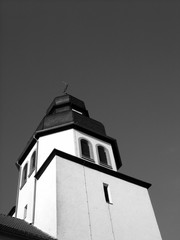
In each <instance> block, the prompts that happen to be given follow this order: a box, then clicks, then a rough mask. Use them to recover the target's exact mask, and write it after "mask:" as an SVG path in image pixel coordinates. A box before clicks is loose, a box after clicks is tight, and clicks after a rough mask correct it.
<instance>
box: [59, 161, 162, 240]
mask: <svg viewBox="0 0 180 240" xmlns="http://www.w3.org/2000/svg"><path fill="white" fill-rule="evenodd" d="M57 173H58V174H57V178H58V181H57V182H58V188H57V190H58V191H57V201H58V213H57V214H58V215H57V218H58V221H57V223H58V230H57V231H58V239H59V240H70V239H78V240H84V239H92V240H99V239H103V240H114V239H116V240H117V239H123V240H132V239H133V240H161V236H160V232H159V229H158V226H157V222H156V219H155V215H154V212H153V209H152V205H151V202H150V199H149V195H148V192H147V189H145V188H143V187H140V186H138V185H135V184H132V183H129V182H126V181H124V180H121V179H117V178H115V177H112V176H109V175H107V174H105V173H101V172H99V171H96V170H93V169H90V168H87V167H84V166H82V165H80V164H77V163H74V162H71V161H68V160H66V159H63V158H60V157H57ZM103 183H106V184H109V187H110V191H111V196H112V201H113V204H112V205H111V204H108V203H107V202H106V201H105V197H104V190H103ZM91 237H92V238H91Z"/></svg>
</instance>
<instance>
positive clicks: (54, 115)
mask: <svg viewBox="0 0 180 240" xmlns="http://www.w3.org/2000/svg"><path fill="white" fill-rule="evenodd" d="M72 123H74V124H76V125H78V126H81V127H83V128H85V129H89V130H91V131H94V132H96V133H99V134H101V135H103V136H106V132H105V128H104V125H103V124H102V123H101V122H99V121H96V120H94V119H92V118H90V117H89V113H88V111H87V109H86V107H85V104H84V102H83V101H81V100H79V99H77V98H75V97H73V96H71V95H69V94H66V95H63V96H59V97H56V98H55V99H54V100H53V102H52V103H51V105H50V107H49V108H48V110H47V112H46V116H45V117H44V118H43V120H42V121H41V123H40V124H39V126H38V128H37V129H36V131H39V130H45V129H50V128H53V127H57V126H63V125H64V124H72Z"/></svg>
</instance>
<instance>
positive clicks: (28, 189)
mask: <svg viewBox="0 0 180 240" xmlns="http://www.w3.org/2000/svg"><path fill="white" fill-rule="evenodd" d="M36 148H37V144H35V145H34V147H33V148H32V149H31V151H30V152H29V154H28V155H27V157H26V158H25V160H24V162H23V163H22V165H21V168H20V172H19V174H20V186H19V189H18V192H17V195H18V196H17V200H18V203H17V217H18V218H20V219H23V218H24V207H25V206H26V205H28V208H27V217H26V219H25V220H26V221H27V222H29V223H31V222H32V219H33V203H34V184H35V179H34V175H35V171H34V172H33V173H32V174H31V176H29V172H30V160H31V156H32V154H33V152H34V151H35V150H36ZM26 163H28V171H27V182H26V183H25V185H24V186H23V187H22V188H21V179H22V172H23V168H24V166H25V164H26Z"/></svg>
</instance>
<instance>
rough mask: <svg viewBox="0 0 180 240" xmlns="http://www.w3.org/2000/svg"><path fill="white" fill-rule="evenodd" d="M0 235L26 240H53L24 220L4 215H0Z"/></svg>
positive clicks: (53, 239)
mask: <svg viewBox="0 0 180 240" xmlns="http://www.w3.org/2000/svg"><path fill="white" fill-rule="evenodd" d="M0 233H4V234H7V235H12V236H16V237H19V238H21V239H28V240H55V238H53V237H51V236H49V235H48V234H46V233H44V232H43V231H41V230H39V229H38V228H36V227H34V226H33V225H30V224H28V223H27V222H25V221H24V220H21V219H19V218H15V217H11V216H7V215H4V214H0Z"/></svg>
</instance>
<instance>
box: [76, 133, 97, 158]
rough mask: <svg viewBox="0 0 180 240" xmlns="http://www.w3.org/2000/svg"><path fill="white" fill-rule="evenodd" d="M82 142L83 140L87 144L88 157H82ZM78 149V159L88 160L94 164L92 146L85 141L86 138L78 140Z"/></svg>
mask: <svg viewBox="0 0 180 240" xmlns="http://www.w3.org/2000/svg"><path fill="white" fill-rule="evenodd" d="M82 140H84V141H86V142H87V143H88V147H89V153H90V157H87V156H85V155H83V153H82V145H81V141H82ZM79 149H80V157H81V158H83V159H86V160H89V161H91V162H94V154H93V146H92V143H91V142H90V141H89V140H87V138H84V137H81V138H79Z"/></svg>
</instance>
